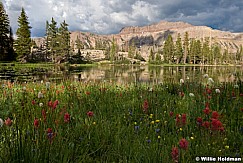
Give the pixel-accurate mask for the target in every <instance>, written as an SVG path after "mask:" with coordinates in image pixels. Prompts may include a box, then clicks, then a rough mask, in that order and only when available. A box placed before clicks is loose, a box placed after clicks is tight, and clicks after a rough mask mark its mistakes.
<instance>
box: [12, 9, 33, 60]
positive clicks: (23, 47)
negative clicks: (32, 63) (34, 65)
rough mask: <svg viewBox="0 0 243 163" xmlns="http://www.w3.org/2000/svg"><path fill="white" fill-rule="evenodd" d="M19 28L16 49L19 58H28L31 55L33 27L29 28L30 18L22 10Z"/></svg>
mask: <svg viewBox="0 0 243 163" xmlns="http://www.w3.org/2000/svg"><path fill="white" fill-rule="evenodd" d="M18 26H19V28H18V29H17V32H16V35H17V40H16V42H15V49H16V53H17V56H18V58H22V57H28V55H29V54H30V53H31V32H30V29H31V26H29V22H28V17H27V15H26V13H25V10H24V8H22V11H21V14H20V16H19V18H18Z"/></svg>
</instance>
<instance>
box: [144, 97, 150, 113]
mask: <svg viewBox="0 0 243 163" xmlns="http://www.w3.org/2000/svg"><path fill="white" fill-rule="evenodd" d="M148 107H149V106H148V101H147V100H145V101H144V102H143V112H144V113H147V112H148Z"/></svg>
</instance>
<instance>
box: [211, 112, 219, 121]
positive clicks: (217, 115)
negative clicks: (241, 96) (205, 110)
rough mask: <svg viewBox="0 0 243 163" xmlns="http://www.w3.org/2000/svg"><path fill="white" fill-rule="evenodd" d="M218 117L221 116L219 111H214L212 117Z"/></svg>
mask: <svg viewBox="0 0 243 163" xmlns="http://www.w3.org/2000/svg"><path fill="white" fill-rule="evenodd" d="M218 117H219V113H218V112H217V111H213V112H212V118H214V119H218Z"/></svg>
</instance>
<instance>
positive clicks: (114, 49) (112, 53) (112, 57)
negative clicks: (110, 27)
mask: <svg viewBox="0 0 243 163" xmlns="http://www.w3.org/2000/svg"><path fill="white" fill-rule="evenodd" d="M116 52H117V45H116V43H115V39H114V37H113V39H112V43H111V49H110V60H111V61H114V60H115V58H116Z"/></svg>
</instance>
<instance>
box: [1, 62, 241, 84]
mask: <svg viewBox="0 0 243 163" xmlns="http://www.w3.org/2000/svg"><path fill="white" fill-rule="evenodd" d="M242 70H243V67H236V66H235V67H230V66H229V67H227V66H220V67H219V66H218V67H216V66H203V67H200V66H192V67H189V66H180V67H178V66H171V67H163V66H148V65H143V66H135V65H99V66H87V67H85V66H80V67H79V66H76V67H74V66H53V67H43V68H26V67H25V68H16V67H14V66H12V67H1V68H0V80H3V79H5V80H6V79H7V80H12V81H20V82H23V81H40V80H44V81H61V80H66V79H69V80H73V81H94V82H99V81H104V80H105V81H112V82H117V83H121V84H122V83H138V82H143V83H153V84H156V83H163V82H179V80H180V79H184V80H185V81H186V80H189V81H191V82H192V81H200V80H203V74H208V75H209V77H211V78H213V79H214V80H215V81H219V82H235V81H237V80H243V74H242Z"/></svg>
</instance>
